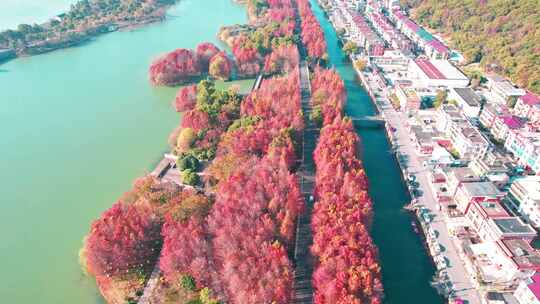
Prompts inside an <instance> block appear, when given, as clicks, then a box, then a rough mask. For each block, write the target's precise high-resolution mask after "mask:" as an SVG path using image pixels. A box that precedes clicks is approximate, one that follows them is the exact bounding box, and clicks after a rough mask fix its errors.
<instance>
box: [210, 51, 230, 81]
mask: <svg viewBox="0 0 540 304" xmlns="http://www.w3.org/2000/svg"><path fill="white" fill-rule="evenodd" d="M231 72H232V63H231V60H230V59H229V57H227V54H226V53H225V52H219V53H217V54H215V55H214V56H212V58H211V59H210V65H209V69H208V74H209V75H210V76H212V77H213V78H214V79H220V80H229V78H231Z"/></svg>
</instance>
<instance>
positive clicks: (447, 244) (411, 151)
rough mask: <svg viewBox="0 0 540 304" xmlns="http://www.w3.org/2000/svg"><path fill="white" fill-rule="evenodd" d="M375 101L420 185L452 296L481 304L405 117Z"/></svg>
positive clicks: (407, 167)
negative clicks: (443, 257)
mask: <svg viewBox="0 0 540 304" xmlns="http://www.w3.org/2000/svg"><path fill="white" fill-rule="evenodd" d="M370 83H371V84H372V85H373V87H375V88H379V89H381V88H380V87H379V86H378V85H377V84H376V83H375V82H372V81H370ZM383 92H384V90H383ZM385 93H387V92H384V93H383V95H386V94H385ZM377 102H378V104H379V108H380V109H381V110H382V114H383V116H384V117H385V118H386V121H387V122H388V123H389V124H390V126H392V127H394V128H395V129H396V132H395V133H394V147H395V148H396V150H397V152H399V153H400V154H401V155H404V156H405V157H404V159H406V161H405V162H404V164H405V166H406V170H407V172H408V173H410V174H414V175H415V176H416V180H417V181H418V183H419V184H420V185H419V189H420V190H421V191H422V196H421V197H419V198H418V202H419V204H420V205H423V206H424V207H426V208H427V209H429V210H430V213H431V214H432V215H434V216H435V218H434V219H433V222H432V223H431V227H432V228H433V229H434V230H435V231H437V232H438V237H437V240H438V242H439V243H440V244H441V245H442V246H443V247H444V250H443V251H442V254H443V255H444V256H445V257H446V258H447V260H448V261H449V265H448V268H447V269H446V272H447V273H448V276H449V278H450V280H451V282H452V284H453V290H454V291H455V293H454V294H455V295H456V296H457V297H460V298H461V299H463V300H467V301H468V303H469V304H480V303H481V299H480V294H479V293H478V291H477V290H476V289H475V288H474V287H473V284H472V282H471V281H470V278H469V275H468V274H467V271H466V269H465V266H464V264H463V262H462V260H461V257H460V256H459V253H458V249H457V247H456V246H455V244H454V238H453V237H452V236H450V233H449V232H448V229H447V226H446V223H445V221H444V215H443V214H442V211H439V209H438V208H437V202H436V200H435V198H434V197H435V196H434V195H433V192H432V190H431V187H430V184H429V171H430V170H429V168H426V167H423V165H422V163H423V161H424V160H425V159H426V157H421V156H419V155H418V154H417V153H416V149H415V146H414V143H413V141H412V140H411V139H410V136H409V132H408V131H407V129H406V126H405V124H404V122H405V121H406V120H407V117H406V115H405V114H403V113H401V112H397V111H396V110H394V108H393V107H392V106H391V104H390V102H389V101H388V100H387V99H378V101H377Z"/></svg>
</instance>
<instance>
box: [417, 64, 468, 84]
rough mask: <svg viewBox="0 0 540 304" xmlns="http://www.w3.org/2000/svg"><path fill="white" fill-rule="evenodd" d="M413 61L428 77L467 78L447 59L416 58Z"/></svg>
mask: <svg viewBox="0 0 540 304" xmlns="http://www.w3.org/2000/svg"><path fill="white" fill-rule="evenodd" d="M414 62H415V63H416V65H417V66H418V67H419V68H420V70H422V72H423V73H424V74H425V75H426V76H427V77H428V78H430V79H460V80H462V79H463V80H464V79H468V78H467V76H465V75H464V74H463V73H462V72H461V71H460V70H458V69H457V68H456V67H454V66H453V65H452V64H451V63H450V62H449V61H448V60H427V59H416V60H414Z"/></svg>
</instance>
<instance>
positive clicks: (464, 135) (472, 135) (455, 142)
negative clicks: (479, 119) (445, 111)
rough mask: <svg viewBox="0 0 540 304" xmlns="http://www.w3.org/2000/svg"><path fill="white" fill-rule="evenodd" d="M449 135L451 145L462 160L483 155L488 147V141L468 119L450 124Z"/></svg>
mask: <svg viewBox="0 0 540 304" xmlns="http://www.w3.org/2000/svg"><path fill="white" fill-rule="evenodd" d="M449 135H450V136H449V137H450V142H451V143H452V147H453V148H454V149H455V151H456V152H457V153H458V154H459V158H461V159H464V160H473V159H475V158H479V157H483V156H484V155H485V154H486V152H487V150H488V148H489V142H488V141H487V140H486V139H485V138H484V136H483V135H482V134H481V133H480V131H478V129H477V128H475V127H474V126H473V125H472V124H471V123H470V122H468V121H466V122H462V123H453V124H451V126H450V129H449Z"/></svg>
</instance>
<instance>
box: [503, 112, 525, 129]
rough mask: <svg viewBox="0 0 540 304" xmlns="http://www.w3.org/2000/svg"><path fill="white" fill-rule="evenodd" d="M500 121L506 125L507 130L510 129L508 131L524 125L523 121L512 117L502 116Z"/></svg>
mask: <svg viewBox="0 0 540 304" xmlns="http://www.w3.org/2000/svg"><path fill="white" fill-rule="evenodd" d="M501 119H502V121H503V123H504V124H505V125H507V126H508V128H510V129H521V127H523V125H524V121H522V120H521V119H520V118H519V117H517V116H512V115H509V116H502V117H501Z"/></svg>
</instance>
